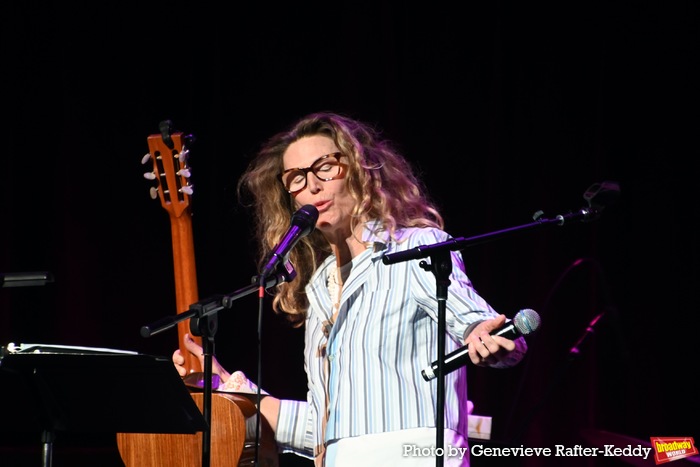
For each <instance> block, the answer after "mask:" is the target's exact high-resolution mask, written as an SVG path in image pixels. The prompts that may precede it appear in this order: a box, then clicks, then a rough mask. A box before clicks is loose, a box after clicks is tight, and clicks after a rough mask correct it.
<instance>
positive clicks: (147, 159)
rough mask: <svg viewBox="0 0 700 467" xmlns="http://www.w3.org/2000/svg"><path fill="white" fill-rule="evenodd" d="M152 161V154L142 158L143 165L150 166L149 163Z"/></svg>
mask: <svg viewBox="0 0 700 467" xmlns="http://www.w3.org/2000/svg"><path fill="white" fill-rule="evenodd" d="M150 160H151V154H150V153H146V155H144V156H143V157H142V158H141V164H148V162H149V161H150Z"/></svg>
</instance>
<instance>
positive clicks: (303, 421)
mask: <svg viewBox="0 0 700 467" xmlns="http://www.w3.org/2000/svg"><path fill="white" fill-rule="evenodd" d="M308 412H309V404H308V403H307V402H302V401H293V400H281V401H280V414H279V419H278V420H277V430H276V431H275V441H277V449H278V451H279V452H282V453H294V454H297V455H300V456H302V457H306V458H308V459H313V446H314V437H313V432H312V423H311V417H310V416H309V413H308Z"/></svg>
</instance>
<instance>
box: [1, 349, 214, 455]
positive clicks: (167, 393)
mask: <svg viewBox="0 0 700 467" xmlns="http://www.w3.org/2000/svg"><path fill="white" fill-rule="evenodd" d="M30 350H31V349H30ZM0 383H1V384H0V393H2V396H3V397H0V420H7V421H9V423H3V424H0V425H2V426H3V428H0V432H2V431H3V430H6V429H11V430H12V431H13V432H15V433H16V432H36V433H38V434H40V436H41V440H42V442H43V444H44V447H43V458H44V465H45V466H47V467H48V466H50V464H51V461H52V448H53V440H54V438H55V434H56V433H57V432H74V433H114V434H115V436H116V434H117V433H166V434H175V433H180V434H194V433H197V432H201V431H205V430H206V421H205V419H204V417H203V415H202V413H201V412H200V410H199V408H198V407H197V405H196V403H195V402H194V400H193V399H192V396H191V395H190V392H189V390H188V389H187V387H186V386H185V384H184V383H183V381H182V379H181V378H180V375H179V374H178V372H177V370H176V369H175V366H174V365H173V363H172V361H170V360H168V359H166V358H164V357H156V356H151V355H144V354H137V353H134V352H120V351H115V352H114V353H112V352H105V351H102V350H100V351H94V352H93V351H90V350H89V348H66V347H61V346H55V347H52V346H39V347H37V348H36V349H33V350H31V351H22V352H18V353H9V354H6V355H4V356H2V357H1V358H0Z"/></svg>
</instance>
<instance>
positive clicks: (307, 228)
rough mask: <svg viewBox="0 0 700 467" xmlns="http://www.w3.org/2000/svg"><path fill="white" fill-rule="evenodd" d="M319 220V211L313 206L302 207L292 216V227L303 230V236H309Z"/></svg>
mask: <svg viewBox="0 0 700 467" xmlns="http://www.w3.org/2000/svg"><path fill="white" fill-rule="evenodd" d="M317 220H318V209H317V208H316V206H314V205H313V204H307V205H305V206H302V207H301V208H299V210H298V211H297V212H295V213H294V215H292V225H296V226H297V227H300V228H301V229H302V231H303V232H302V236H305V235H308V234H310V233H311V231H312V230H314V228H315V227H316V221H317Z"/></svg>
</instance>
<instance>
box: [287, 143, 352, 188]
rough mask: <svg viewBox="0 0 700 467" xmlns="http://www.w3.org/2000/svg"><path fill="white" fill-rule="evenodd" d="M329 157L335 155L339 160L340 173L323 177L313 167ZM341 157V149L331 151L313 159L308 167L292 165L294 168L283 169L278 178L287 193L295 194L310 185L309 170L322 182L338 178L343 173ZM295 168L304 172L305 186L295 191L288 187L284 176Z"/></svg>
mask: <svg viewBox="0 0 700 467" xmlns="http://www.w3.org/2000/svg"><path fill="white" fill-rule="evenodd" d="M329 157H334V158H335V160H336V161H338V174H337V175H334V176H332V177H330V178H321V177H319V176H318V174H317V173H316V172H314V170H313V167H314V166H315V165H316V164H317V163H318V162H319V161H322V160H324V159H328V158H329ZM341 157H343V153H342V152H340V151H337V152H331V153H329V154H324V155H322V156H321V157H319V158H318V159H316V160H315V161H313V162H312V163H311V165H310V166H308V167H292V168H289V169H287V170H285V171H283V172H282V173H281V174H279V175H278V178H279V180H280V182H281V183H282V186H283V187H284V189H285V190H286V191H287V193H289V194H292V195H295V194H297V193H299V192H300V191H302V190H303V189H304V188H306V187H307V186H308V184H309V172H311V173H312V174H314V176H315V177H316V178H318V179H319V180H321V181H322V182H329V181H331V180H335V179H336V178H338V176H340V174H341V173H342V165H341V164H340V158H341ZM295 170H299V171H301V172H303V173H304V186H302V187H301V188H299V189H298V190H293V191H292V190H290V189H289V188H287V185H286V184H285V183H284V176H285V174H288V173H289V172H293V171H295Z"/></svg>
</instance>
